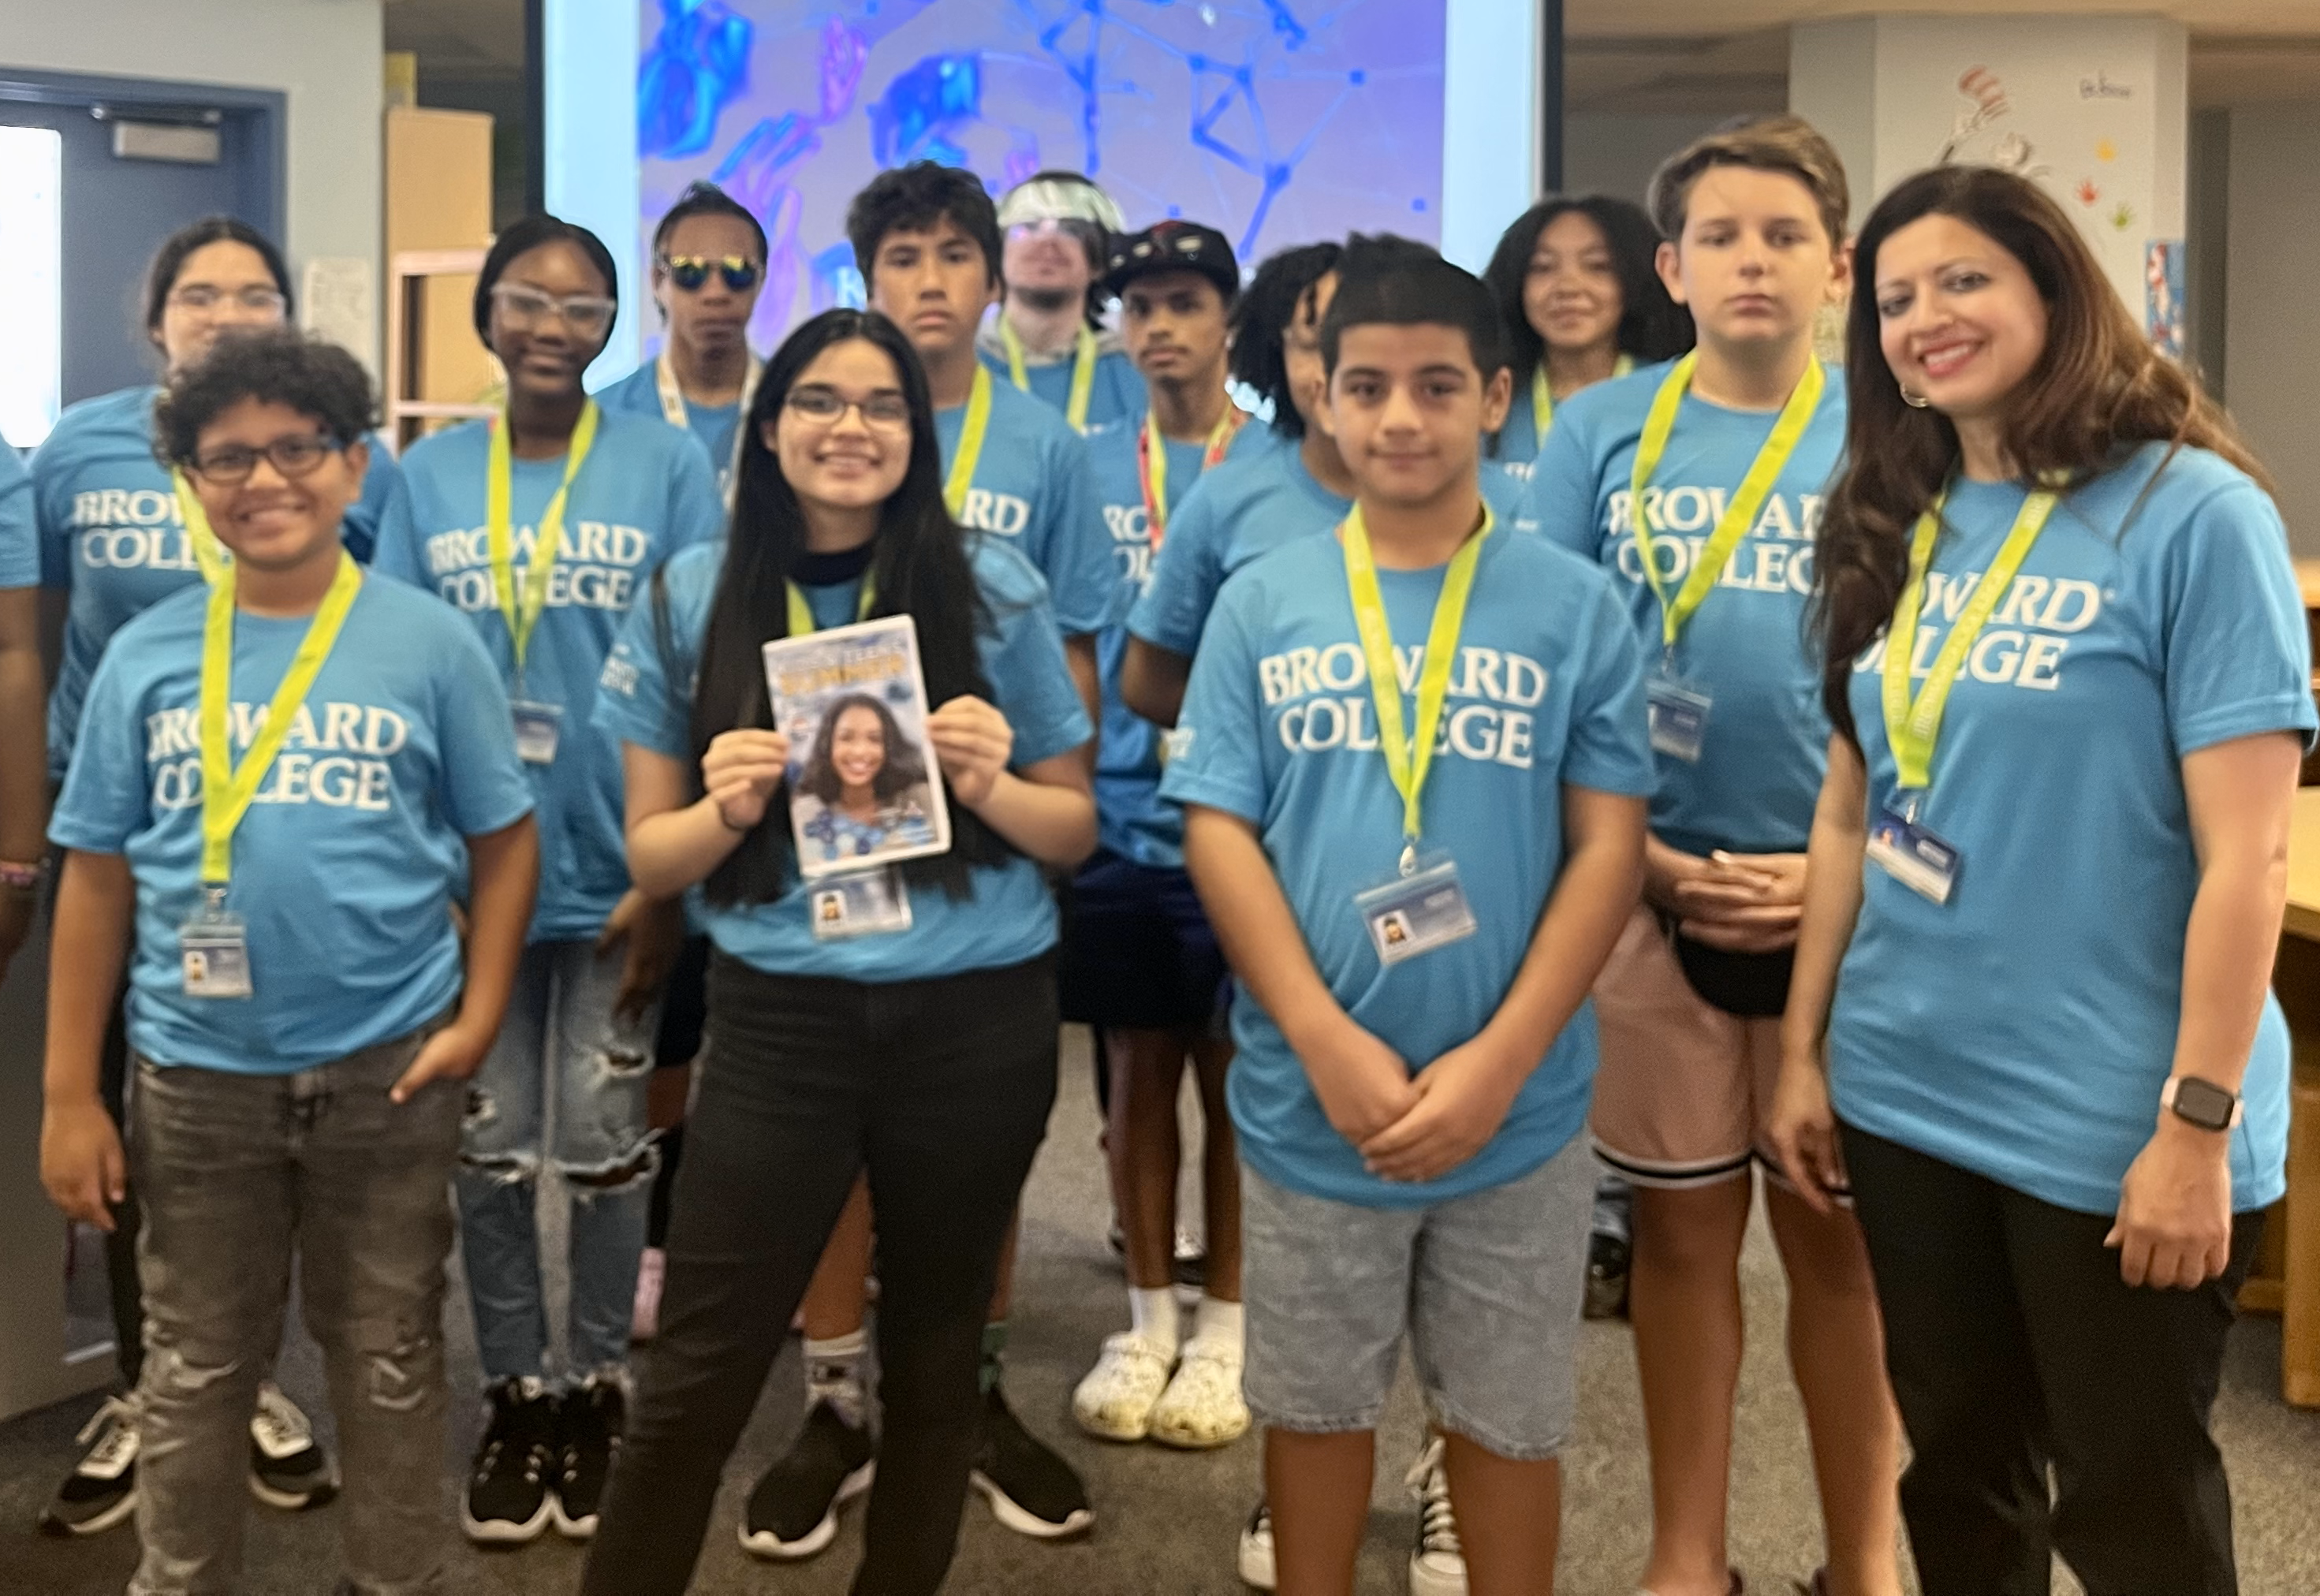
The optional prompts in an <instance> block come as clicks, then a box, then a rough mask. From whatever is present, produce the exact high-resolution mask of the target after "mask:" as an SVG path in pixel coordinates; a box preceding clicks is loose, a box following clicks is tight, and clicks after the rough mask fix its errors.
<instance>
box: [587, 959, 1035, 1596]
mask: <svg viewBox="0 0 2320 1596" xmlns="http://www.w3.org/2000/svg"><path fill="white" fill-rule="evenodd" d="M709 1010H710V1016H711V1030H712V1032H713V1033H714V1035H715V1037H716V1038H717V1040H716V1047H715V1048H714V1050H713V1052H712V1053H711V1057H710V1061H709V1066H708V1068H707V1070H706V1071H705V1072H704V1073H703V1075H702V1082H701V1094H700V1098H699V1101H698V1102H697V1103H696V1104H695V1106H694V1109H693V1117H692V1120H691V1121H690V1126H689V1129H688V1134H687V1138H686V1140H687V1144H688V1145H687V1147H686V1148H685V1159H684V1174H683V1175H682V1176H681V1177H680V1178H679V1180H678V1182H677V1187H676V1202H675V1213H674V1215H673V1216H672V1218H671V1220H670V1224H669V1234H668V1283H667V1285H666V1290H665V1292H664V1293H663V1295H662V1298H661V1318H660V1337H659V1339H658V1340H657V1341H656V1342H654V1343H653V1345H652V1347H651V1348H650V1350H649V1352H648V1354H647V1355H646V1356H645V1357H644V1359H643V1368H642V1378H641V1382H640V1385H639V1392H638V1395H637V1402H636V1411H635V1413H634V1415H633V1416H632V1417H631V1419H630V1424H629V1429H628V1435H627V1437H626V1438H625V1440H624V1442H623V1444H622V1446H621V1454H620V1461H619V1464H618V1465H617V1466H616V1467H615V1469H614V1471H613V1474H612V1494H611V1498H610V1500H609V1501H608V1502H607V1504H606V1507H605V1511H604V1518H603V1526H602V1528H600V1529H599V1530H598V1532H597V1535H596V1538H595V1542H594V1546H592V1547H591V1548H590V1550H589V1554H588V1567H587V1573H586V1575H585V1579H584V1581H583V1583H582V1586H581V1589H582V1591H583V1592H584V1596H677V1593H679V1592H681V1591H684V1589H685V1587H686V1584H687V1583H688V1582H689V1581H690V1580H691V1578H692V1574H693V1563H694V1560H695V1559H696V1558H697V1557H698V1556H699V1555H700V1551H701V1541H702V1534H703V1532H704V1530H705V1529H706V1528H707V1525H708V1521H709V1512H710V1508H711V1503H712V1502H713V1501H714V1500H715V1498H716V1494H717V1486H718V1480H719V1476H720V1474H721V1473H722V1471H723V1469H724V1465H725V1460H726V1458H727V1457H728V1456H730V1455H731V1453H732V1450H733V1446H734V1445H735V1443H736V1442H737V1441H738V1440H739V1438H740V1435H741V1431H742V1429H743V1428H744V1427H745V1426H746V1425H747V1424H748V1420H749V1416H750V1413H751V1410H753V1409H754V1408H755V1407H756V1406H757V1393H758V1392H759V1390H760V1389H761V1388H762V1387H763V1386H764V1384H765V1382H766V1369H767V1367H768V1366H769V1365H771V1363H772V1362H773V1358H774V1355H775V1351H776V1350H777V1349H778V1348H779V1347H780V1345H781V1342H782V1340H783V1338H784V1334H785V1330H786V1327H787V1326H788V1324H789V1322H790V1317H791V1315H792V1314H793V1313H794V1312H796V1310H797V1307H798V1303H799V1302H800V1301H802V1299H803V1297H804V1295H805V1289H806V1283H807V1282H808V1281H810V1280H811V1278H812V1275H813V1270H814V1265H815V1264H816V1262H817V1261H819V1259H820V1256H821V1249H822V1244H823V1243H824V1241H826V1240H827V1239H828V1238H829V1231H830V1228H831V1227H832V1226H833V1225H835V1224H836V1223H837V1220H838V1211H839V1210H840V1209H842V1208H843V1207H844V1206H845V1203H846V1198H847V1192H849V1191H850V1190H851V1189H852V1187H853V1184H854V1180H855V1176H856V1174H858V1173H860V1172H862V1171H863V1170H865V1168H866V1169H867V1171H868V1174H869V1181H870V1200H871V1205H872V1208H873V1210H874V1211H875V1212H876V1214H877V1216H878V1282H879V1301H878V1316H877V1334H878V1365H879V1368H880V1371H881V1378H880V1386H879V1398H880V1403H881V1407H882V1409H883V1411H884V1434H883V1436H882V1437H881V1440H880V1444H879V1449H878V1475H877V1483H876V1485H875V1487H874V1489H873V1491H872V1492H871V1497H870V1511H869V1519H868V1525H867V1530H866V1537H867V1547H866V1550H865V1553H864V1555H863V1560H862V1566H861V1568H860V1570H859V1571H858V1572H857V1573H856V1576H855V1582H854V1590H855V1591H856V1592H859V1593H862V1596H921V1593H926V1592H931V1591H934V1590H936V1589H937V1588H938V1586H939V1585H940V1584H941V1583H942V1580H943V1575H944V1573H946V1572H947V1570H948V1568H949V1566H950V1562H951V1557H952V1555H953V1553H954V1552H955V1550H956V1546H957V1541H958V1522H959V1515H960V1511H961V1509H962V1507H963V1505H964V1502H965V1495H966V1476H967V1468H968V1465H969V1463H970V1461H971V1459H972V1457H973V1455H974V1446H975V1444H976V1441H977V1438H978V1426H979V1422H980V1415H981V1410H982V1408H981V1399H980V1392H979V1391H978V1389H977V1384H976V1374H977V1369H978V1365H979V1363H980V1359H981V1348H982V1339H983V1319H984V1317H985V1311H986V1310H987V1309H988V1308H989V1307H990V1305H991V1292H992V1285H993V1283H994V1281H995V1279H996V1276H997V1274H998V1268H999V1255H1000V1249H1001V1246H1002V1244H1003V1243H1004V1241H1005V1239H1006V1237H1007V1231H1008V1226H1009V1223H1010V1220H1011V1218H1012V1216H1013V1214H1014V1211H1015V1203H1016V1199H1017V1197H1018V1196H1019V1194H1020V1192H1021V1191H1022V1187H1023V1182H1024V1179H1025V1177H1026V1176H1027V1175H1029V1173H1030V1169H1031V1158H1032V1155H1033V1154H1034V1153H1036V1152H1037V1151H1038V1146H1039V1142H1040V1139H1041V1138H1042V1137H1044V1136H1045V1135H1046V1132H1047V1112H1048V1110H1049V1109H1050V1108H1051V1107H1053V1105H1054V1102H1055V1096H1056V1025H1057V1020H1056V975H1055V964H1054V960H1053V958H1052V957H1040V958H1038V959H1035V960H1033V961H1031V962H1030V963H1029V964H1024V965H1018V966H1013V967H1012V968H1009V969H1002V970H981V971H974V972H972V973H969V974H966V975H952V976H946V977H942V978H938V979H934V980H926V981H909V982H901V983H896V984H887V985H865V984H860V983H857V982H851V981H838V980H828V979H806V978H800V977H793V976H781V975H766V974H764V973H763V972H761V971H757V970H754V969H751V968H750V967H748V966H746V965H743V964H740V963H739V962H737V961H736V960H733V959H730V958H728V957H725V956H724V955H722V954H720V955H718V956H717V957H716V958H715V959H714V961H713V962H712V963H711V967H710V975H709Z"/></svg>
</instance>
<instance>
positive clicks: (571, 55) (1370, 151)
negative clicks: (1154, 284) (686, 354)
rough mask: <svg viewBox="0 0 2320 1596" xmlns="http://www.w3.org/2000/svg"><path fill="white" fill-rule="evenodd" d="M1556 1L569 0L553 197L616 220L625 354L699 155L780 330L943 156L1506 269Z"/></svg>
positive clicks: (1266, 238)
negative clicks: (1394, 240)
mask: <svg viewBox="0 0 2320 1596" xmlns="http://www.w3.org/2000/svg"><path fill="white" fill-rule="evenodd" d="M1530 12H1531V7H1530V6H1529V5H1527V3H1526V0H837V3H836V4H831V3H829V0H818V3H817V0H551V4H550V5H548V11H547V21H548V30H547V41H546V42H547V54H546V60H545V63H544V70H545V72H546V95H547V102H548V117H547V129H546V133H547V165H548V204H549V208H550V209H551V210H554V211H556V212H557V213H559V214H561V215H565V216H567V217H570V218H571V219H572V220H575V221H578V222H584V223H585V224H586V225H588V226H590V227H592V228H594V230H595V231H597V232H598V233H600V234H601V235H603V238H604V239H605V241H606V242H607V243H608V244H610V245H611V246H612V249H613V250H614V252H615V254H616V256H618V257H619V258H620V259H621V268H622V276H623V278H624V280H623V282H622V284H621V290H622V293H621V297H622V301H623V304H622V310H623V315H622V326H621V332H622V335H623V336H621V338H620V339H619V340H616V341H617V344H618V347H617V348H616V349H607V350H606V352H605V356H604V358H603V361H602V362H600V367H599V371H598V373H597V375H599V376H608V375H612V374H614V373H617V372H618V371H621V370H623V369H626V368H627V367H629V366H630V365H631V364H633V363H634V361H635V359H636V358H638V356H639V354H648V353H649V352H650V351H651V349H653V348H654V347H655V346H656V345H657V339H658V329H657V325H655V322H657V318H656V317H654V316H653V315H652V314H651V313H650V311H649V309H648V296H646V295H644V294H643V293H642V288H643V273H644V269H645V268H646V265H647V263H648V260H649V258H650V240H651V234H652V229H653V226H654V223H655V222H657V220H658V218H659V216H660V214H661V213H662V212H663V211H664V210H666V208H667V206H668V205H669V204H671V203H672V202H673V201H674V200H675V198H676V196H677V195H679V194H680V193H682V192H683V191H684V186H685V185H686V184H687V183H689V182H691V181H693V179H694V178H696V177H707V178H711V179H712V180H714V181H715V182H717V183H718V184H719V185H720V186H723V187H724V188H726V189H727V190H728V191H729V192H730V193H731V194H732V195H734V196H735V197H736V198H737V199H739V200H740V201H741V203H742V204H745V205H747V206H748V207H749V209H750V210H751V211H752V212H754V213H756V214H757V216H758V217H759V219H760V220H761V221H763V222H764V223H765V225H766V233H767V235H768V237H769V238H770V240H771V242H772V258H771V259H770V261H769V263H768V267H769V269H768V274H767V275H768V281H767V291H766V295H765V296H764V298H763V300H762V301H761V302H760V304H759V308H758V313H757V321H756V322H755V323H754V325H753V328H752V334H753V337H752V341H753V342H754V343H756V344H757V346H758V347H759V348H760V349H770V348H771V347H773V345H775V343H777V342H778V341H779V340H780V339H781V336H782V334H783V332H784V331H785V330H786V329H787V328H788V327H790V326H791V325H793V324H794V323H795V322H798V321H800V320H802V318H804V317H805V316H807V315H810V314H811V313H814V312H815V311H818V310H820V309H823V308H826V307H827V306H829V305H832V304H858V303H860V296H861V291H862V290H861V280H860V277H859V275H858V274H857V273H856V270H855V267H854V259H853V252H852V250H851V249H850V248H849V247H848V246H847V242H846V239H845V232H844V222H845V213H846V206H847V201H848V200H849V199H850V198H851V197H852V196H853V195H854V194H855V193H856V190H858V189H859V188H860V187H861V186H863V184H864V183H865V182H867V181H868V180H869V178H870V177H872V176H873V175H875V173H876V172H877V171H878V170H880V169H881V168H886V167H892V166H898V165H901V164H903V163H904V162H907V161H911V160H919V159H931V160H938V161H941V162H944V163H945V164H947V165H953V166H962V167H965V168H969V169H971V170H973V171H974V173H975V174H976V175H977V176H978V177H981V178H982V179H983V183H984V185H985V186H987V187H989V188H990V189H991V191H992V194H993V195H997V194H1000V193H1001V192H1003V191H1004V190H1005V189H1006V188H1007V187H1008V186H1010V185H1012V184H1013V183H1016V182H1018V181H1020V180H1021V179H1022V178H1024V177H1029V175H1030V174H1031V173H1033V172H1035V171H1038V170H1041V169H1043V168H1068V169H1072V170H1076V171H1081V172H1084V173H1086V174H1088V175H1089V176H1090V177H1093V178H1095V180H1096V181H1098V182H1099V183H1101V184H1102V185H1103V186H1104V187H1105V188H1106V189H1108V190H1109V191H1110V193H1111V195H1112V196H1113V197H1114V198H1115V199H1116V200H1118V201H1119V205H1120V208H1121V210H1122V211H1123V212H1124V213H1126V215H1127V218H1128V223H1129V225H1130V226H1142V225H1145V224H1146V223H1148V222H1155V221H1158V220H1160V219H1161V218H1163V217H1165V216H1183V217H1188V218H1191V219H1192V220H1195V221H1200V222H1208V223H1210V224H1211V225H1213V226H1216V227H1218V228H1220V229H1221V230H1222V231H1224V232H1225V234H1226V235H1227V236H1228V238H1230V239H1231V240H1233V243H1234V246H1235V249H1237V251H1238V252H1239V253H1240V255H1241V256H1242V258H1243V262H1244V265H1245V266H1253V265H1254V264H1255V261H1257V260H1259V259H1261V258H1264V256H1265V255H1267V254H1269V253H1271V252H1272V251H1273V250H1275V249H1281V248H1283V247H1285V246H1287V245H1290V244H1293V243H1301V242H1305V241H1308V240H1314V239H1321V238H1343V237H1344V236H1345V235H1346V233H1348V232H1352V231H1394V232H1399V233H1402V234H1405V235H1407V236H1409V237H1412V238H1418V239H1422V240H1427V241H1428V242H1434V243H1440V244H1442V245H1443V246H1444V248H1445V252H1447V253H1450V254H1451V255H1452V256H1453V257H1454V258H1459V259H1462V260H1464V261H1466V263H1467V264H1469V265H1479V263H1480V259H1481V258H1482V256H1486V255H1487V253H1488V250H1489V245H1490V240H1491V239H1492V238H1494V237H1495V236H1496V232H1497V230H1498V228H1499V227H1500V226H1503V225H1504V223H1505V222H1507V221H1509V220H1510V219H1511V218H1512V216H1513V215H1514V214H1515V213H1516V212H1518V211H1519V210H1520V209H1521V208H1522V206H1523V205H1524V204H1527V203H1528V201H1529V199H1530V197H1531V193H1530V172H1531V170H1532V169H1533V167H1534V164H1535V152H1536V142H1537V141H1536V136H1535V134H1534V132H1533V126H1534V122H1533V117H1534V114H1535V111H1534V104H1533V101H1534V98H1535V96H1534V95H1532V94H1531V92H1530V84H1531V81H1532V78H1533V77H1534V76H1535V72H1534V70H1533V67H1532V63H1533V62H1535V60H1536V50H1535V48H1534V41H1535V38H1536V33H1535V28H1536V23H1535V21H1534V20H1533V18H1532V16H1531V15H1530ZM1462 100H1463V101H1464V102H1465V104H1464V106H1463V108H1462V107H1461V102H1462ZM1445 107H1447V108H1449V114H1448V115H1446V116H1445ZM624 112H625V113H626V114H625V115H624V114H623V113H624Z"/></svg>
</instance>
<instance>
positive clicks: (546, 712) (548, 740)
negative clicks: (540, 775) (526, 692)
mask: <svg viewBox="0 0 2320 1596" xmlns="http://www.w3.org/2000/svg"><path fill="white" fill-rule="evenodd" d="M508 707H509V708H510V709H512V710H513V711H514V712H515V751H516V757H518V758H520V759H521V760H522V761H523V762H524V763H525V764H526V765H553V764H555V763H556V745H557V740H558V739H560V738H561V737H562V736H563V734H564V706H563V705H562V704H560V703H533V702H532V701H531V700H530V699H526V698H519V699H517V700H515V701H514V702H513V703H510V704H509V705H508Z"/></svg>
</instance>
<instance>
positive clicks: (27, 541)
mask: <svg viewBox="0 0 2320 1596" xmlns="http://www.w3.org/2000/svg"><path fill="white" fill-rule="evenodd" d="M39 585H41V537H40V533H39V531H38V530H36V528H35V525H34V522H33V520H32V478H31V477H30V476H26V475H25V473H24V463H23V461H22V460H20V459H18V458H16V451H15V450H14V449H11V448H9V447H8V446H7V444H6V443H5V442H0V587H38V586H39Z"/></svg>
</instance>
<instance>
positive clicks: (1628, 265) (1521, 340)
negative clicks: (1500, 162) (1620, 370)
mask: <svg viewBox="0 0 2320 1596" xmlns="http://www.w3.org/2000/svg"><path fill="white" fill-rule="evenodd" d="M1572 211H1576V212H1578V213H1580V214H1581V215H1582V216H1585V217H1586V218H1587V219H1588V220H1589V221H1590V222H1594V224H1595V225H1596V226H1597V227H1599V228H1600V229H1602V231H1603V241H1604V242H1605V243H1606V244H1608V245H1609V246H1610V249H1611V270H1612V273H1613V275H1614V276H1616V277H1618V279H1619V303H1620V306H1621V309H1620V312H1619V326H1618V332H1617V334H1616V338H1617V341H1618V347H1619V352H1620V353H1621V354H1623V355H1627V356H1630V357H1632V358H1634V360H1635V362H1636V364H1637V365H1638V366H1649V365H1652V364H1654V362H1656V361H1660V360H1672V359H1673V358H1675V357H1677V356H1678V355H1681V354H1682V353H1683V352H1684V351H1685V350H1686V349H1690V348H1691V345H1692V339H1693V333H1692V327H1691V313H1690V312H1689V311H1687V310H1685V309H1684V308H1683V306H1681V305H1680V304H1676V302H1675V301H1674V300H1673V299H1672V298H1671V297H1670V296H1669V295H1668V291H1667V285H1666V284H1664V283H1663V282H1661V281H1660V274H1659V269H1658V268H1657V267H1656V266H1655V265H1654V261H1655V260H1656V259H1657V258H1658V255H1659V244H1660V240H1659V233H1658V231H1656V230H1655V229H1654V227H1653V226H1652V220H1651V218H1650V217H1648V216H1646V215H1645V214H1644V209H1643V207H1642V206H1641V205H1635V204H1628V203H1627V201H1626V200H1623V199H1612V198H1610V197H1609V196H1608V195H1600V194H1590V195H1581V196H1578V197H1575V198H1574V197H1572V196H1571V195H1555V196H1554V197H1553V198H1551V199H1544V200H1541V201H1540V202H1539V203H1538V204H1535V205H1533V206H1532V207H1531V208H1530V209H1529V210H1527V211H1525V212H1524V213H1522V214H1521V215H1520V216H1518V217H1517V218H1515V222H1514V225H1513V226H1511V227H1509V228H1508V229H1507V231H1505V232H1504V233H1502V234H1500V237H1499V247H1498V248H1497V249H1495V250H1493V251H1491V264H1490V265H1488V266H1486V267H1484V268H1482V282H1483V284H1484V285H1485V286H1487V287H1488V288H1489V289H1490V291H1491V298H1493V299H1495V300H1497V301H1498V303H1499V315H1500V318H1501V319H1502V320H1504V321H1505V322H1506V324H1507V353H1508V356H1509V359H1508V365H1509V367H1511V368H1512V370H1513V372H1514V378H1515V392H1516V393H1518V394H1519V393H1522V392H1524V391H1525V390H1526V389H1527V388H1528V387H1529V386H1530V379H1531V376H1532V375H1533V374H1534V373H1536V371H1537V370H1538V367H1539V362H1540V361H1542V360H1544V359H1545V358H1546V340H1545V339H1543V338H1541V337H1540V336H1539V335H1538V329H1537V328H1536V327H1534V326H1532V325H1531V324H1530V315H1529V313H1527V311H1525V310H1524V308H1523V286H1524V284H1525V283H1526V282H1527V280H1528V279H1529V277H1530V258H1531V256H1532V254H1533V253H1534V252H1535V251H1536V249H1538V235H1539V234H1541V233H1543V232H1545V231H1546V230H1547V228H1548V227H1550V226H1551V225H1553V223H1554V220H1555V218H1556V217H1558V216H1561V215H1563V214H1565V213H1568V212H1572Z"/></svg>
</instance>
